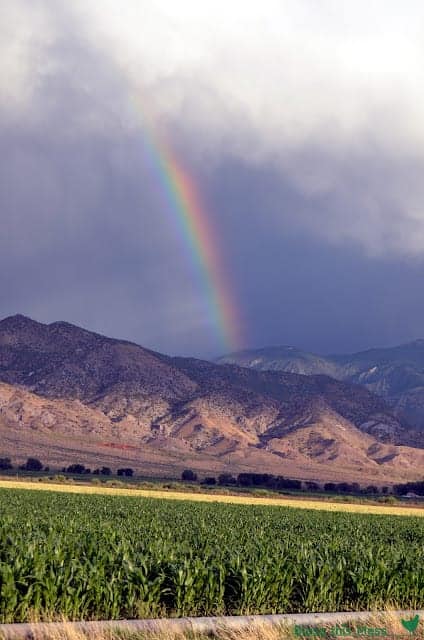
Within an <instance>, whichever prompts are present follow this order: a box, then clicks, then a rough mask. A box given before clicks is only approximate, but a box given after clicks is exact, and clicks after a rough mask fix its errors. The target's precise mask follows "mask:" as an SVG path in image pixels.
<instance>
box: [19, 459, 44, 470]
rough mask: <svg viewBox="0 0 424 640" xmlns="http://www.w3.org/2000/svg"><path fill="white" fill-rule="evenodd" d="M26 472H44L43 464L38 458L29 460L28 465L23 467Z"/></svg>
mask: <svg viewBox="0 0 424 640" xmlns="http://www.w3.org/2000/svg"><path fill="white" fill-rule="evenodd" d="M21 469H23V470H24V471H42V470H43V464H42V462H40V460H38V459H37V458H28V459H27V461H26V463H25V464H23V465H22V467H21Z"/></svg>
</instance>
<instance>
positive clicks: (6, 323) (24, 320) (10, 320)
mask: <svg viewBox="0 0 424 640" xmlns="http://www.w3.org/2000/svg"><path fill="white" fill-rule="evenodd" d="M40 324H41V323H40V322H37V321H36V320H32V318H29V317H28V316H24V315H23V314H22V313H16V314H15V315H12V316H7V317H6V318H3V320H0V326H1V327H2V328H10V329H20V328H24V327H31V326H39V325H40Z"/></svg>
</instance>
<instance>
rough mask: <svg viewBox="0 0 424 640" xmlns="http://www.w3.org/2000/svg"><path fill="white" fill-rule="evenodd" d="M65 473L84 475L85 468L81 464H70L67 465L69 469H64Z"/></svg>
mask: <svg viewBox="0 0 424 640" xmlns="http://www.w3.org/2000/svg"><path fill="white" fill-rule="evenodd" d="M66 472H67V473H76V474H82V473H85V472H86V470H85V466H84V465H83V464H71V465H69V467H68V468H67V469H66Z"/></svg>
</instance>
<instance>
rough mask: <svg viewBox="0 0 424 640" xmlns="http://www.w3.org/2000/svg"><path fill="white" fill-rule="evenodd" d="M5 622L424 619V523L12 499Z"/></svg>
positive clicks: (6, 493) (0, 572)
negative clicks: (392, 609) (420, 612)
mask: <svg viewBox="0 0 424 640" xmlns="http://www.w3.org/2000/svg"><path fill="white" fill-rule="evenodd" d="M0 514H1V520H0V621H1V622H21V621H31V620H35V619H57V618H62V617H65V618H68V619H110V618H124V617H125V618H134V617H151V616H165V615H167V616H169V615H176V616H181V615H216V614H244V613H286V612H287V613H288V612H307V611H331V610H333V611H340V610H361V609H373V608H377V607H379V608H381V607H385V606H390V605H392V606H393V605H394V606H396V607H400V608H404V609H415V608H422V607H423V606H424V553H423V549H424V523H423V520H422V518H414V517H403V518H400V517H391V516H380V515H362V514H355V513H331V512H324V511H312V510H311V511H310V510H307V509H295V508H285V507H277V506H275V507H268V506H257V505H234V504H213V503H194V502H189V501H187V502H184V501H178V502H177V501H171V500H163V499H160V500H159V499H154V498H139V497H126V496H116V497H111V496H101V495H94V496H93V495H84V494H80V495H78V494H69V493H56V492H47V491H46V492H44V491H43V492H38V491H25V490H12V489H10V490H9V489H2V490H0Z"/></svg>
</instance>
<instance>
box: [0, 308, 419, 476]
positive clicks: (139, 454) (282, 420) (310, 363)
mask: <svg viewBox="0 0 424 640" xmlns="http://www.w3.org/2000/svg"><path fill="white" fill-rule="evenodd" d="M289 352H290V348H285V347H284V348H282V349H277V350H273V349H270V350H262V351H261V352H255V354H256V355H254V357H253V356H252V357H250V355H249V352H245V353H244V354H235V355H233V356H229V357H227V358H224V359H221V360H220V362H219V363H214V362H208V361H203V360H198V359H195V358H173V357H170V356H166V355H163V354H160V353H156V352H153V351H150V350H148V349H145V348H143V347H141V346H139V345H137V344H134V343H131V342H128V341H125V340H115V339H111V338H108V337H105V336H102V335H99V334H96V333H93V332H91V331H87V330H86V329H82V328H80V327H76V326H74V325H72V324H69V323H67V322H54V323H52V324H42V323H39V322H36V321H34V320H31V319H30V318H27V317H25V316H21V315H17V316H11V317H8V318H5V319H4V320H2V321H1V322H0V438H1V439H0V456H10V457H11V458H12V459H13V461H15V462H18V463H20V462H23V461H24V460H25V457H26V456H28V455H36V456H37V457H39V458H40V459H41V460H42V461H43V462H44V463H45V464H49V465H50V466H51V467H52V468H61V467H62V466H65V465H67V464H71V463H75V462H81V463H84V464H86V465H91V466H94V465H95V466H99V465H107V466H111V467H112V468H117V467H119V466H123V465H125V466H131V467H133V468H134V469H135V470H136V471H137V472H138V473H143V474H144V475H160V476H162V477H164V476H167V477H175V476H178V475H179V474H180V473H181V470H182V469H184V468H187V467H189V468H192V469H195V470H197V471H199V472H200V473H204V474H206V475H210V474H211V473H215V474H217V473H221V472H231V473H238V472H242V471H247V470H250V471H262V472H263V471H265V470H266V471H267V472H270V473H275V474H279V475H284V476H286V477H293V478H301V479H311V480H318V481H320V480H349V481H359V482H361V483H364V482H384V483H389V482H392V481H393V482H395V481H399V480H404V479H416V478H418V477H421V475H420V474H421V471H420V469H422V465H423V462H424V449H423V447H424V432H423V431H421V430H419V429H414V428H413V427H414V425H413V424H409V423H408V421H407V420H405V419H404V417H403V415H402V412H399V411H398V407H397V406H393V403H391V404H389V403H388V402H387V400H386V398H385V397H384V394H383V393H380V395H377V393H374V392H373V391H379V392H380V389H375V390H373V391H371V390H370V389H368V388H366V386H365V384H357V380H356V379H355V375H357V376H358V375H359V370H360V366H359V364H358V367H357V369H354V368H353V365H350V366H351V377H352V379H351V380H350V379H349V380H347V379H346V380H341V379H340V377H341V373H340V372H341V371H345V370H346V371H348V367H349V364H348V363H345V362H344V360H343V357H342V356H340V359H339V360H337V358H339V357H335V358H333V359H331V358H328V359H327V358H320V357H319V356H317V357H315V356H313V355H311V354H303V353H302V352H298V351H297V350H293V352H292V356H293V357H292V358H291V359H290V356H289ZM259 353H261V354H262V355H259ZM261 358H262V359H263V360H262V361H261ZM228 360H232V361H231V362H228ZM236 360H237V362H236ZM319 361H320V362H322V367H323V368H325V367H326V369H325V371H323V370H319V371H317V369H318V368H319V366H318V362H319ZM360 362H362V361H360ZM364 362H365V359H364ZM240 365H242V366H240ZM265 365H267V366H268V367H269V369H271V370H268V368H267V366H265ZM361 366H362V364H361ZM370 375H371V374H370ZM337 378H339V379H337ZM365 383H366V385H368V386H369V385H370V383H371V379H365Z"/></svg>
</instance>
